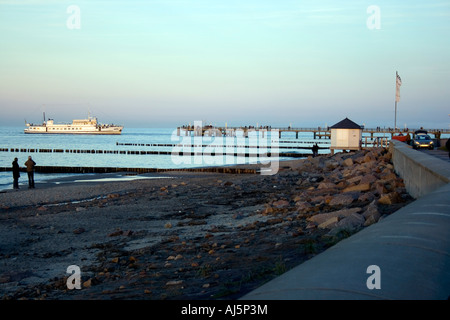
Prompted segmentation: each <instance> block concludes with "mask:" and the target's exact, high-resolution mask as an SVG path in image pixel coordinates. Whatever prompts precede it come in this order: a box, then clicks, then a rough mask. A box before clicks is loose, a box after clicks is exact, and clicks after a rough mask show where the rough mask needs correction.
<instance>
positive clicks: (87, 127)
mask: <svg viewBox="0 0 450 320" xmlns="http://www.w3.org/2000/svg"><path fill="white" fill-rule="evenodd" d="M26 126H27V128H26V129H24V132H25V133H59V134H64V133H66V134H121V133H122V129H123V126H119V125H114V124H100V123H98V122H97V118H95V117H90V116H89V117H88V118H87V119H81V120H72V124H55V123H54V122H53V120H52V119H48V120H47V121H45V115H44V122H43V123H42V124H40V125H34V124H32V123H26Z"/></svg>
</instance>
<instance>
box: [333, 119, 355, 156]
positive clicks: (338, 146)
mask: <svg viewBox="0 0 450 320" xmlns="http://www.w3.org/2000/svg"><path fill="white" fill-rule="evenodd" d="M330 129H331V146H330V151H331V154H334V150H361V138H362V127H361V126H360V125H358V124H356V123H355V122H353V121H352V120H350V119H348V118H345V119H344V120H342V121H340V122H338V123H336V124H335V125H333V126H331V127H330Z"/></svg>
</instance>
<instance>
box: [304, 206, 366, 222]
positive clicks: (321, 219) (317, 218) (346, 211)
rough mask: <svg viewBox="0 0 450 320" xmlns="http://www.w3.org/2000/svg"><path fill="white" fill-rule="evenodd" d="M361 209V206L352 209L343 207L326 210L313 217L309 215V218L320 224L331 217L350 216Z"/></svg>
mask: <svg viewBox="0 0 450 320" xmlns="http://www.w3.org/2000/svg"><path fill="white" fill-rule="evenodd" d="M360 211H361V208H350V209H342V210H338V211H332V212H326V213H319V214H316V215H314V216H312V217H309V218H308V219H307V220H308V221H311V222H314V223H316V224H318V225H320V224H322V223H324V222H326V221H328V220H330V219H331V218H338V220H339V219H341V218H345V217H348V216H350V215H351V214H353V213H358V212H360Z"/></svg>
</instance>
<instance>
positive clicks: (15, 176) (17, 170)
mask: <svg viewBox="0 0 450 320" xmlns="http://www.w3.org/2000/svg"><path fill="white" fill-rule="evenodd" d="M17 161H18V159H17V158H14V161H13V162H12V172H13V179H14V183H13V188H14V189H19V177H20V167H19V164H18V163H17Z"/></svg>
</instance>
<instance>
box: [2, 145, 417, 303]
mask: <svg viewBox="0 0 450 320" xmlns="http://www.w3.org/2000/svg"><path fill="white" fill-rule="evenodd" d="M381 168H382V170H381ZM114 175H115V174H114ZM114 175H109V177H110V178H112V177H114ZM148 176H149V178H148V179H145V178H142V179H141V178H139V179H136V180H130V181H119V182H117V181H114V182H107V181H104V180H103V181H98V180H97V181H89V182H82V181H78V182H74V181H70V179H67V180H66V181H67V182H65V183H61V182H60V183H59V184H56V183H49V184H47V185H46V186H44V185H37V188H36V189H31V190H28V189H27V190H20V191H19V192H15V191H14V190H11V191H10V192H7V193H2V194H0V204H1V206H0V213H1V214H0V219H1V223H0V227H1V230H0V236H1V243H3V245H2V247H1V248H0V257H1V259H2V261H3V264H2V266H0V296H2V298H3V299H49V300H66V299H67V300H72V299H74V300H78V299H80V300H84V299H107V300H108V299H151V300H162V299H223V298H225V299H236V298H239V297H240V296H242V295H244V294H245V293H247V292H249V291H250V290H252V289H254V288H256V287H257V286H259V285H260V284H262V283H263V282H265V281H268V280H270V279H272V278H273V277H276V276H277V275H279V274H281V273H283V272H285V271H286V270H288V269H290V268H292V267H294V266H296V265H298V264H300V263H301V262H303V261H306V260H308V259H309V258H311V257H312V256H314V255H316V254H318V253H320V252H322V251H323V250H326V249H327V248H329V247H330V246H332V245H333V244H334V243H336V242H337V241H340V240H341V239H343V238H345V237H346V236H349V235H350V234H352V233H354V232H357V231H359V230H361V229H362V228H365V227H367V226H368V225H370V224H371V223H376V222H377V221H378V220H379V219H382V217H383V216H384V215H387V214H391V213H392V212H395V211H396V210H397V209H399V208H400V207H402V206H404V205H406V204H408V203H409V202H411V201H412V199H411V198H410V197H409V196H408V195H407V194H406V193H405V192H404V190H403V187H402V185H401V183H402V181H401V179H399V178H398V177H396V176H395V174H393V170H392V168H391V165H390V164H389V154H388V153H386V151H385V150H381V149H380V150H378V149H377V150H370V151H367V150H366V151H360V152H352V153H343V154H335V155H334V156H329V155H326V156H318V157H316V158H307V159H301V160H288V161H283V162H280V166H279V172H278V173H277V174H276V175H273V176H262V175H259V174H223V173H211V172H209V173H208V172H204V173H201V172H166V173H157V174H149V175H148ZM94 177H97V178H99V177H102V178H104V177H105V175H104V174H99V175H94ZM151 177H159V179H151ZM373 179H375V181H372V180H373ZM88 180H92V179H88ZM366 180H367V181H372V182H371V183H370V184H371V185H370V186H369V188H368V187H367V182H366ZM383 199H384V200H383ZM381 200H382V201H385V202H380V201H381ZM386 201H388V202H389V203H388V202H386ZM69 265H78V266H79V267H80V269H81V272H82V274H81V276H82V289H81V290H68V288H67V285H66V281H67V278H68V276H69V274H67V273H66V269H67V267H68V266H69Z"/></svg>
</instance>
